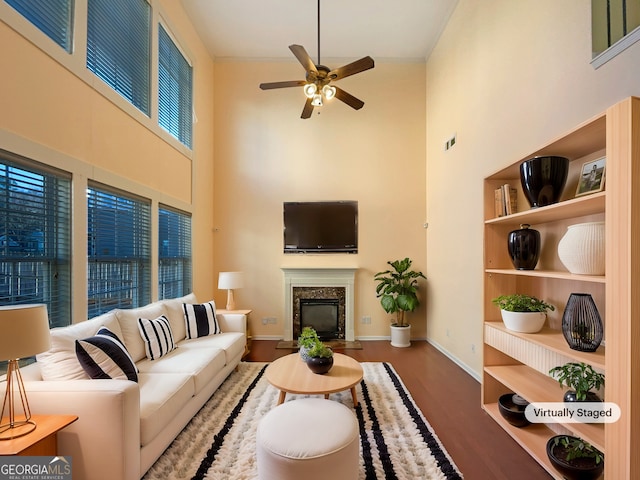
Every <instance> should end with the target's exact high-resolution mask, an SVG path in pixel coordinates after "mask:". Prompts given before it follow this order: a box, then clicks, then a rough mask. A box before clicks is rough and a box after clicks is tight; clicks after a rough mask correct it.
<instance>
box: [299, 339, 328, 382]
mask: <svg viewBox="0 0 640 480" xmlns="http://www.w3.org/2000/svg"><path fill="white" fill-rule="evenodd" d="M307 355H308V358H307V360H306V362H307V366H308V367H309V369H310V370H311V371H312V372H313V373H318V374H321V375H322V374H325V373H327V372H328V371H329V370H331V367H333V350H331V349H330V348H329V347H328V346H327V345H326V344H324V343H322V341H320V339H316V340H315V341H314V342H313V344H312V345H311V347H310V348H309V350H308V351H307Z"/></svg>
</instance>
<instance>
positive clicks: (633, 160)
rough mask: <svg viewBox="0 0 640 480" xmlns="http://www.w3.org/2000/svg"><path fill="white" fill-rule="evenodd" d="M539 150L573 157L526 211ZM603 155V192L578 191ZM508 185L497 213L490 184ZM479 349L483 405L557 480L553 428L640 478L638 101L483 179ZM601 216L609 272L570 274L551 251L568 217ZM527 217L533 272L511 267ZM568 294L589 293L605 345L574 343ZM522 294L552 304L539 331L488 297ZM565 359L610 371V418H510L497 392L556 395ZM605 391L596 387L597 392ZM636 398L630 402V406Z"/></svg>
mask: <svg viewBox="0 0 640 480" xmlns="http://www.w3.org/2000/svg"><path fill="white" fill-rule="evenodd" d="M538 155H561V156H565V157H568V158H569V159H570V160H571V164H570V169H569V179H568V181H567V185H566V187H565V190H564V193H563V198H562V199H561V200H560V202H559V203H557V204H554V205H549V206H546V207H541V208H537V209H529V205H528V203H527V201H526V199H525V198H524V196H523V193H522V191H521V187H520V177H519V165H520V163H522V161H524V160H526V159H528V158H531V157H534V156H538ZM602 156H606V158H607V162H606V176H605V191H602V192H598V193H594V194H591V195H587V196H580V197H575V198H574V194H575V190H576V185H577V180H578V175H579V172H580V169H581V167H582V165H583V164H584V162H586V161H590V160H595V159H597V158H600V157H602ZM505 183H509V184H510V185H511V186H512V187H516V188H517V189H518V209H519V211H518V213H514V214H512V215H508V216H503V217H496V215H495V208H494V190H495V189H496V188H498V187H500V186H501V185H503V184H505ZM484 212H485V217H484V220H485V221H484V252H485V253H484V265H485V274H484V277H485V281H484V287H485V288H484V349H483V354H484V356H483V364H484V369H483V382H482V406H483V408H484V409H485V410H486V411H487V413H488V414H489V415H490V416H491V417H492V418H493V419H495V421H496V422H497V423H498V424H499V425H500V426H502V427H503V428H504V429H505V430H506V431H507V432H508V433H509V434H510V435H511V436H512V437H513V438H514V439H515V440H516V441H518V442H519V443H520V445H521V446H522V447H523V448H524V449H525V450H526V451H527V452H528V453H529V454H531V455H532V456H533V457H534V458H535V459H536V460H537V461H538V462H539V463H540V464H541V465H542V466H543V467H544V468H545V469H546V470H547V471H548V472H549V473H550V474H551V475H552V476H553V477H554V478H558V479H560V478H562V477H561V476H560V475H559V474H558V472H557V471H555V470H554V469H553V467H552V466H551V464H550V463H549V461H548V459H547V456H546V452H545V445H546V442H547V440H548V439H549V437H551V436H553V435H555V434H556V432H569V433H572V434H574V435H576V436H579V437H581V438H584V439H585V440H586V441H588V442H589V443H591V444H593V445H594V446H596V447H597V448H599V449H600V450H602V451H603V452H604V453H605V473H604V477H605V478H607V479H616V480H618V479H627V480H632V479H636V478H640V456H639V455H637V453H636V452H638V451H640V402H639V401H638V398H640V397H639V396H638V395H639V394H640V316H639V314H640V291H639V287H640V240H639V239H640V99H638V98H633V97H632V98H629V99H627V100H624V101H622V102H620V103H618V104H616V105H614V106H612V107H611V108H609V109H607V111H606V112H604V113H603V114H601V115H598V116H596V117H595V118H593V119H591V120H589V121H587V122H585V123H583V124H581V125H579V126H577V127H576V128H575V129H574V130H572V131H570V132H568V133H567V134H566V135H563V136H562V137H560V138H558V139H556V140H554V141H552V142H551V143H549V144H548V145H545V146H544V147H542V148H541V149H539V150H538V151H535V152H532V153H531V154H530V155H527V156H526V157H524V158H522V159H519V160H517V161H515V162H514V163H512V164H510V165H509V166H507V167H506V168H504V169H502V170H500V171H498V172H496V173H494V174H493V175H491V176H489V177H487V178H485V180H484ZM588 221H605V230H606V275H604V276H594V275H574V274H571V273H569V272H568V271H567V270H566V269H565V268H564V266H563V265H562V263H561V262H560V260H559V259H558V256H557V247H558V242H559V241H560V239H561V238H562V236H563V235H564V233H565V232H566V229H567V227H568V226H569V225H573V224H576V223H582V222H588ZM522 223H528V224H530V225H531V227H532V228H535V229H536V230H538V231H539V232H540V234H541V238H542V251H541V258H540V261H539V263H538V266H537V268H536V269H535V270H531V271H522V270H515V269H514V268H513V265H512V264H511V261H510V259H509V256H508V252H507V236H508V233H509V232H510V231H511V230H515V229H517V228H519V226H520V224H522ZM573 292H584V293H590V294H591V295H592V296H593V298H594V300H595V302H596V305H597V307H598V310H599V311H600V315H601V316H602V319H603V322H604V324H605V341H604V342H603V345H604V344H606V348H605V347H604V346H601V347H600V348H599V349H598V351H596V352H592V353H590V352H578V351H575V350H571V349H570V348H569V346H568V345H567V343H566V341H565V339H564V337H563V335H562V332H561V330H560V326H561V320H562V313H563V311H564V307H565V305H566V302H567V300H568V298H569V295H570V294H571V293H573ZM510 293H527V294H530V295H535V296H537V297H539V298H542V299H544V300H545V301H547V302H549V303H551V304H553V305H555V306H556V311H554V312H551V313H550V314H549V315H548V320H547V325H545V328H544V329H543V330H542V331H541V332H539V333H536V334H522V333H516V332H512V331H510V330H507V329H506V328H505V327H504V325H503V323H502V321H501V319H500V311H499V310H498V308H497V307H495V306H494V305H493V304H492V302H491V300H492V299H493V298H495V297H497V296H499V295H502V294H510ZM568 361H576V362H585V363H589V364H590V365H592V366H593V367H594V368H595V369H597V370H599V371H602V372H604V373H605V375H606V384H605V389H604V397H605V400H606V401H607V402H615V403H617V404H618V406H619V407H620V409H621V411H622V415H621V418H620V420H619V421H618V422H616V423H610V424H582V423H567V424H562V425H560V424H549V425H544V424H536V425H530V426H528V427H524V428H517V427H513V426H511V425H509V424H508V423H507V422H506V421H505V420H504V419H503V418H502V416H501V415H500V413H499V411H498V406H497V399H498V397H499V396H500V395H501V394H503V393H507V392H515V393H518V394H519V395H521V396H523V397H524V398H526V399H527V400H529V401H530V402H561V401H562V396H563V393H564V390H565V389H564V388H561V387H560V386H559V384H558V382H557V381H556V380H554V379H552V378H551V377H550V376H549V375H548V371H549V369H550V368H552V367H553V366H556V365H562V364H564V363H566V362H568ZM601 393H602V392H601ZM634 403H635V405H634Z"/></svg>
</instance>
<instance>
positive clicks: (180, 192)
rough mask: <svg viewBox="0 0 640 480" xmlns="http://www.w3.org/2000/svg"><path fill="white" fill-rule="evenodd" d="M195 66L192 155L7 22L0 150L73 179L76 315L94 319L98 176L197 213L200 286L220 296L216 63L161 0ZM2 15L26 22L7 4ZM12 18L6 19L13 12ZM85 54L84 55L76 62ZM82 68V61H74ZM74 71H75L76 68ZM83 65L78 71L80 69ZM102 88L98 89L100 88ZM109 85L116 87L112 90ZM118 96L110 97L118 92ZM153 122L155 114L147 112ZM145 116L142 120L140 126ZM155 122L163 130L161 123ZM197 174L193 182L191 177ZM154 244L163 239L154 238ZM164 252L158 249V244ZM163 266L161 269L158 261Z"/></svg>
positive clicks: (201, 292)
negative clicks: (91, 202) (89, 263)
mask: <svg viewBox="0 0 640 480" xmlns="http://www.w3.org/2000/svg"><path fill="white" fill-rule="evenodd" d="M153 4H154V6H159V7H160V8H159V9H158V10H156V11H161V12H162V16H163V18H164V20H165V21H166V24H167V25H168V26H169V28H170V30H171V31H172V32H173V33H174V34H175V36H176V37H177V39H178V42H179V43H180V44H181V46H182V47H183V48H184V50H185V52H186V53H187V55H188V56H189V58H190V59H191V60H192V61H193V64H194V72H195V77H194V104H195V112H196V115H197V118H198V121H197V123H196V124H195V127H194V149H193V156H192V157H193V158H191V155H190V154H189V153H188V152H185V151H184V149H180V148H175V147H174V146H173V144H171V143H170V141H169V142H168V141H167V140H166V139H165V137H161V136H159V134H158V133H156V132H155V131H151V130H150V129H149V128H148V127H147V126H145V125H144V121H145V119H144V118H142V119H141V120H139V119H140V118H141V115H137V116H135V117H134V116H131V115H130V114H128V113H125V111H123V109H122V108H121V106H122V105H124V108H126V107H127V105H126V102H123V101H120V102H119V101H118V100H120V99H119V98H116V99H115V101H114V100H113V99H112V98H108V97H105V96H104V95H102V94H100V93H98V92H97V91H96V90H95V88H101V85H100V84H101V82H100V81H99V80H97V78H96V77H94V76H93V75H92V74H91V73H89V72H88V71H87V70H86V69H84V68H83V65H84V63H83V62H84V60H83V59H80V58H78V59H76V61H75V66H74V65H73V63H74V61H73V60H72V59H70V58H69V57H68V55H66V54H64V53H62V50H61V49H60V48H59V47H57V46H55V45H53V44H52V43H51V42H50V41H49V40H48V39H46V37H44V35H42V34H40V33H39V32H38V31H37V30H36V29H35V28H33V27H32V26H31V25H29V24H28V22H22V23H23V24H24V25H26V26H27V27H28V28H29V29H30V30H28V31H29V32H34V33H33V35H32V36H31V38H30V40H32V41H34V42H35V43H36V44H45V46H46V45H47V44H50V45H48V46H52V45H53V51H54V54H58V56H59V57H61V58H63V61H67V60H68V61H67V63H66V66H63V65H61V64H60V63H58V62H57V61H56V60H54V59H53V58H51V57H50V56H48V55H47V54H46V53H44V52H43V51H42V50H41V49H40V48H38V47H36V46H35V44H34V43H32V42H31V41H28V40H26V39H25V38H24V37H23V36H21V35H20V34H18V33H16V31H14V30H12V29H11V28H10V27H8V26H7V24H5V23H3V22H1V21H0V44H2V45H3V47H2V48H1V49H0V64H2V65H3V66H4V68H3V73H2V75H0V87H1V88H0V112H2V114H1V115H0V148H3V149H6V150H10V151H12V152H14V153H17V154H20V155H23V156H26V157H28V158H31V159H34V160H37V161H39V162H42V163H45V164H48V165H53V166H56V167H58V168H61V169H63V170H66V171H69V172H71V173H72V174H73V179H74V200H73V201H74V218H73V222H74V255H73V265H74V270H73V278H74V292H75V294H74V309H73V312H74V321H76V322H77V321H81V320H83V319H84V318H86V221H85V219H84V217H83V212H85V211H86V210H84V208H85V207H84V189H85V188H86V182H87V180H88V179H93V180H97V181H100V182H104V183H107V184H110V185H112V186H115V187H117V188H121V189H124V190H126V191H130V192H133V193H136V194H139V195H141V196H144V197H147V198H149V199H151V200H152V202H153V205H157V204H158V203H159V202H161V203H164V204H168V205H171V206H175V207H177V208H181V209H184V210H187V211H190V212H192V214H193V229H194V234H193V237H194V238H193V247H194V290H195V292H196V294H197V295H198V296H200V297H211V296H212V295H213V293H214V288H213V287H214V273H213V271H212V264H213V238H212V236H213V233H212V232H213V228H212V220H213V210H212V204H213V193H212V191H211V184H212V180H213V161H212V158H213V138H212V132H213V93H212V87H211V85H212V83H213V62H212V61H211V59H210V58H209V56H208V54H207V53H206V51H205V49H204V47H203V45H202V43H201V42H200V40H199V38H198V37H197V36H196V34H195V31H194V30H193V28H192V26H191V24H190V23H189V22H188V19H187V16H186V14H185V13H184V11H183V10H182V7H181V6H180V3H179V2H174V1H170V0H164V1H162V2H159V1H154V2H153ZM2 9H3V10H2V12H3V15H5V14H6V15H12V16H13V17H16V18H18V20H20V19H21V17H19V15H17V14H15V12H13V11H12V10H11V9H10V7H8V6H7V5H6V4H4V5H2ZM5 18H6V17H5ZM78 60H79V62H78ZM76 67H80V68H76ZM74 68H75V70H74ZM72 71H73V72H75V73H72ZM94 87H95V88H94ZM102 89H103V90H104V91H106V92H107V93H112V92H110V89H108V87H104V85H102ZM114 96H115V97H117V95H115V94H114V95H112V97H114ZM146 121H147V122H146V123H147V124H153V123H154V121H153V120H149V119H148V118H147V119H146ZM141 122H142V123H141ZM157 128H158V127H157V125H156V130H157ZM192 177H193V182H192ZM154 249H155V245H154ZM154 251H156V250H154ZM154 268H155V267H154ZM156 290H157V289H155V286H154V292H155V291H156Z"/></svg>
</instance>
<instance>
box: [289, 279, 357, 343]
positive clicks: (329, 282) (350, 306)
mask: <svg viewBox="0 0 640 480" xmlns="http://www.w3.org/2000/svg"><path fill="white" fill-rule="evenodd" d="M356 270H357V269H355V268H283V269H282V271H283V272H284V308H285V318H284V340H285V341H292V340H293V330H294V328H293V317H294V311H293V310H294V308H293V304H294V288H295V287H318V288H322V287H330V288H336V287H337V288H341V287H342V288H344V293H345V295H344V303H345V310H344V313H345V319H344V320H345V327H344V339H345V340H346V341H351V342H352V341H354V340H355V333H354V323H355V319H354V298H353V297H354V291H355V289H354V285H355V274H356Z"/></svg>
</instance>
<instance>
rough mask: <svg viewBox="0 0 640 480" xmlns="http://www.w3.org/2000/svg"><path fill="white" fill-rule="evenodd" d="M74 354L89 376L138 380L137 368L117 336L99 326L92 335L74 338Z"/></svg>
mask: <svg viewBox="0 0 640 480" xmlns="http://www.w3.org/2000/svg"><path fill="white" fill-rule="evenodd" d="M76 356H77V357H78V361H79V362H80V365H81V366H82V368H83V369H84V371H85V372H87V375H89V377H91V378H94V379H118V380H131V381H134V382H137V381H138V368H137V367H136V364H135V363H134V362H133V360H132V358H131V356H130V355H129V352H127V349H126V347H125V346H124V344H123V343H122V342H121V341H120V339H119V338H118V336H117V335H116V334H115V333H113V332H112V331H111V330H109V329H108V328H106V327H101V328H100V330H98V333H96V334H95V335H94V336H93V337H90V338H84V339H82V340H76Z"/></svg>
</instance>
